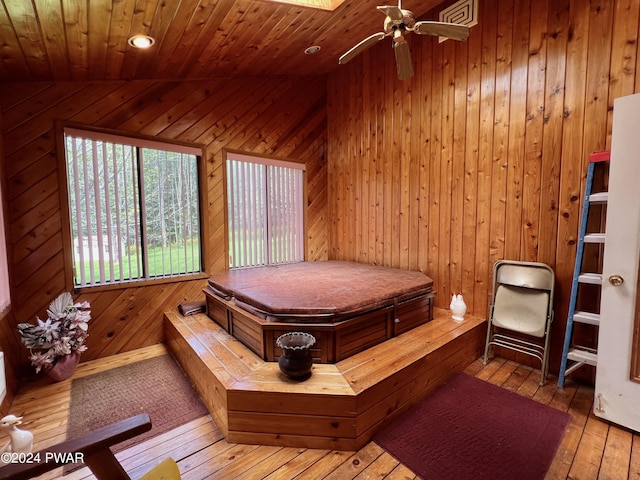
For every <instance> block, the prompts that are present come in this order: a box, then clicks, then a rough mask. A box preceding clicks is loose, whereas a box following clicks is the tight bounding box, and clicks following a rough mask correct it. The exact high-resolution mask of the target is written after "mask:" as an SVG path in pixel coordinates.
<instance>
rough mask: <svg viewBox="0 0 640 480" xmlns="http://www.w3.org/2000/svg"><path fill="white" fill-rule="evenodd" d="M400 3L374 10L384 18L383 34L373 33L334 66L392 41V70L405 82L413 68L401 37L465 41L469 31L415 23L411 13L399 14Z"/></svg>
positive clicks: (454, 26) (463, 27) (451, 25)
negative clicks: (387, 41)
mask: <svg viewBox="0 0 640 480" xmlns="http://www.w3.org/2000/svg"><path fill="white" fill-rule="evenodd" d="M401 1H402V0H398V6H397V7H394V6H390V5H384V6H380V7H377V8H378V10H380V11H381V12H382V13H384V14H385V15H386V16H387V18H385V20H384V31H383V32H379V33H374V34H373V35H371V36H369V37H367V38H365V39H364V40H362V41H361V42H360V43H358V44H357V45H355V46H354V47H352V48H351V49H349V50H348V51H347V52H345V53H344V54H343V55H342V56H341V57H340V58H339V59H338V63H339V64H341V65H344V64H345V63H347V62H348V61H350V60H352V59H353V58H354V57H355V56H356V55H358V54H359V53H360V52H363V51H364V50H366V49H367V48H369V47H371V46H372V45H373V44H374V43H377V42H379V41H380V40H382V39H383V38H384V37H388V36H392V37H393V50H394V52H395V55H396V66H397V69H398V78H399V79H400V80H406V79H407V78H410V77H412V76H413V65H412V63H411V52H410V51H409V44H408V43H407V41H406V40H405V38H404V36H405V34H406V33H407V32H415V33H418V34H420V35H435V36H441V37H447V38H451V39H452V40H458V41H464V40H466V39H467V38H469V27H467V26H466V25H459V24H456V23H445V22H436V21H431V20H422V21H417V22H416V20H415V17H414V14H413V12H411V11H409V10H403V9H402V5H401Z"/></svg>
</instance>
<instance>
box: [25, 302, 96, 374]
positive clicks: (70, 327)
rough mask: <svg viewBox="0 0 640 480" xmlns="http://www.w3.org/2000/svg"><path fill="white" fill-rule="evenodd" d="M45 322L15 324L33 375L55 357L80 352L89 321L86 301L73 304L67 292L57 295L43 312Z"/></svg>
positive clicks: (49, 363) (89, 313) (49, 364)
mask: <svg viewBox="0 0 640 480" xmlns="http://www.w3.org/2000/svg"><path fill="white" fill-rule="evenodd" d="M47 315H48V318H47V319H46V320H45V321H42V320H40V318H37V317H36V321H37V325H32V324H30V323H20V324H18V331H19V333H20V337H21V338H22V343H23V344H24V345H25V347H27V348H28V349H29V353H30V356H29V359H30V360H31V364H32V365H33V366H34V367H36V372H39V371H40V370H41V369H43V368H44V369H45V370H46V369H47V368H49V367H51V366H53V365H54V364H55V363H56V361H57V360H58V358H60V357H63V356H65V355H69V354H71V353H73V352H84V351H85V350H86V349H87V346H86V345H85V344H84V342H85V340H86V338H87V336H88V333H87V331H88V329H89V320H91V310H90V305H89V302H82V303H75V304H74V303H73V298H72V297H71V294H70V293H69V292H65V293H62V294H60V295H59V296H58V297H57V298H56V299H55V300H54V301H53V302H51V305H49V309H48V310H47Z"/></svg>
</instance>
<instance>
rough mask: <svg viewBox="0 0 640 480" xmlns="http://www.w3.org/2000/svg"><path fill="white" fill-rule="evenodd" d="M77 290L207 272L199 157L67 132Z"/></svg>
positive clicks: (178, 149)
mask: <svg viewBox="0 0 640 480" xmlns="http://www.w3.org/2000/svg"><path fill="white" fill-rule="evenodd" d="M65 153H66V163H67V181H68V185H67V186H68V195H69V213H70V223H71V225H70V227H71V239H72V243H73V245H72V252H73V265H74V283H75V286H77V287H82V286H91V285H104V284H113V283H120V282H127V281H133V280H147V279H156V278H163V277H173V276H180V275H187V274H192V273H197V272H200V271H201V260H200V257H201V254H200V242H201V241H200V207H199V188H198V185H199V181H198V159H199V157H200V155H201V152H200V150H199V149H196V148H192V147H186V146H180V145H173V144H165V143H162V142H156V141H148V140H142V139H135V138H128V137H120V136H116V135H109V134H103V133H97V132H90V131H82V130H78V129H71V128H65Z"/></svg>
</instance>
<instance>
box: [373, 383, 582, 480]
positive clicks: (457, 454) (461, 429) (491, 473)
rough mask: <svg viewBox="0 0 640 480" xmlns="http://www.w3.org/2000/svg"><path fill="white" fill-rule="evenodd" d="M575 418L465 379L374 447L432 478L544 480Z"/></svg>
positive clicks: (444, 388) (399, 422)
mask: <svg viewBox="0 0 640 480" xmlns="http://www.w3.org/2000/svg"><path fill="white" fill-rule="evenodd" d="M570 419H571V416H570V415H569V414H568V413H565V412H561V411H559V410H556V409H554V408H551V407H548V406H546V405H543V404H541V403H538V402H536V401H534V400H531V399H529V398H525V397H522V396H520V395H518V394H516V393H513V392H510V391H508V390H505V389H503V388H500V387H497V386H495V385H492V384H490V383H487V382H485V381H482V380H479V379H477V378H475V377H472V376H469V375H466V374H464V373H460V374H457V375H455V376H454V377H453V378H451V379H450V380H449V381H447V382H446V383H444V384H443V385H441V386H440V387H439V388H438V389H436V391H435V392H433V393H432V394H431V395H429V396H428V397H427V398H426V399H424V400H422V401H421V402H420V403H418V404H417V405H416V406H414V407H412V408H411V409H410V410H408V411H407V412H405V413H403V414H402V415H401V416H400V417H399V418H397V419H396V420H393V421H392V422H391V423H390V424H389V425H388V426H387V427H386V428H384V429H383V430H382V431H381V432H380V433H379V434H378V435H376V437H375V438H374V441H375V442H376V443H378V444H379V445H380V446H381V447H382V448H384V449H385V450H387V451H388V452H389V453H390V454H391V455H393V456H394V457H396V458H397V459H398V460H399V461H401V462H402V463H403V464H404V465H406V466H407V467H409V468H410V469H411V470H413V471H414V472H415V473H416V474H418V475H420V476H421V477H422V478H424V479H427V480H466V479H473V480H485V479H486V480H501V479H505V480H513V479H514V478H517V479H518V480H540V479H543V478H544V476H545V474H546V472H547V470H548V469H549V466H550V465H551V462H552V461H553V457H554V455H555V452H556V449H557V448H558V445H559V444H560V441H561V440H562V437H563V436H564V432H565V430H566V428H567V425H568V424H569V421H570Z"/></svg>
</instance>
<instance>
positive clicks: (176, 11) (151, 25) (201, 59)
mask: <svg viewBox="0 0 640 480" xmlns="http://www.w3.org/2000/svg"><path fill="white" fill-rule="evenodd" d="M313 1H315V2H316V3H317V2H318V0H313ZM386 3H387V4H392V5H395V4H396V3H395V1H392V2H390V3H389V2H386ZM439 3H441V2H440V1H439V0H428V1H419V0H405V1H404V2H403V4H402V7H403V8H405V9H409V10H412V11H413V12H414V13H416V14H417V16H418V17H419V18H420V19H435V18H427V17H423V16H422V15H424V14H425V12H428V11H431V10H432V9H433V8H434V7H435V6H436V5H438V4H439ZM334 4H335V3H330V5H334ZM379 4H385V2H384V1H379V0H348V1H345V2H344V3H342V4H341V5H339V6H337V7H336V8H335V9H334V10H330V9H327V8H326V7H325V8H312V7H305V6H300V5H290V4H287V3H283V2H276V1H271V0H255V1H250V0H1V2H0V82H22V81H43V80H94V81H95V80H128V79H189V78H191V79H195V78H212V77H217V76H227V77H228V76H239V75H243V76H246V75H315V74H325V73H328V72H330V71H332V70H333V69H335V68H339V67H338V57H339V56H340V55H341V54H342V53H344V52H345V51H346V50H347V49H349V48H350V47H351V46H353V45H354V44H355V43H357V42H359V41H360V40H362V39H363V38H365V37H367V36H369V35H371V34H373V33H376V32H379V31H381V30H382V24H383V20H384V17H383V15H382V14H381V13H380V12H378V11H377V10H376V6H377V5H379ZM134 34H148V35H151V36H153V37H154V38H155V40H156V43H155V45H154V46H152V47H151V48H150V49H148V50H138V49H134V48H133V47H131V46H129V45H128V44H127V39H128V38H129V37H130V36H131V35H134ZM313 45H317V46H320V47H321V50H320V51H319V52H318V53H316V54H315V55H305V53H304V50H305V49H306V48H307V47H309V46H313Z"/></svg>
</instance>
